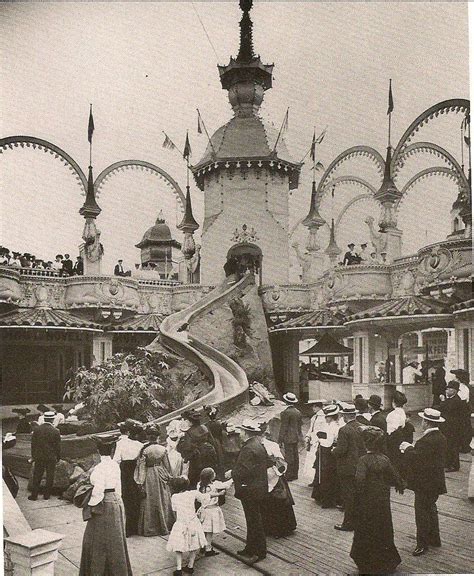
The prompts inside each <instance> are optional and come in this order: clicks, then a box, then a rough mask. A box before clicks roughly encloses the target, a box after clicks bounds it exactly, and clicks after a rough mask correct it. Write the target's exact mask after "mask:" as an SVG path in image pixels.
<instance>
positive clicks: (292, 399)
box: [283, 392, 298, 404]
mask: <svg viewBox="0 0 474 576" xmlns="http://www.w3.org/2000/svg"><path fill="white" fill-rule="evenodd" d="M283 400H284V401H285V402H286V403H287V404H298V398H297V397H296V396H295V395H294V394H293V392H287V393H286V394H283Z"/></svg>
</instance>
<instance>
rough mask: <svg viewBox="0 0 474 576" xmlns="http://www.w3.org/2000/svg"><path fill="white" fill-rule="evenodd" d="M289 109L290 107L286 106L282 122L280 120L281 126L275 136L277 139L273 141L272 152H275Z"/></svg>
mask: <svg viewBox="0 0 474 576" xmlns="http://www.w3.org/2000/svg"><path fill="white" fill-rule="evenodd" d="M289 111H290V107H288V108H287V109H286V114H285V117H284V118H283V122H282V124H281V128H280V132H278V136H277V139H276V142H275V146H273V150H272V152H275V150H276V147H277V146H278V142H280V136H281V133H282V131H283V126H284V125H285V122H288V112H289Z"/></svg>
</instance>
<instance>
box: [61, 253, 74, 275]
mask: <svg viewBox="0 0 474 576" xmlns="http://www.w3.org/2000/svg"><path fill="white" fill-rule="evenodd" d="M73 267H74V264H73V263H72V260H71V258H70V257H69V254H64V260H63V267H62V270H61V272H62V275H63V276H72V274H73Z"/></svg>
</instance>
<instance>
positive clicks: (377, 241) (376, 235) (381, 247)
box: [364, 216, 387, 262]
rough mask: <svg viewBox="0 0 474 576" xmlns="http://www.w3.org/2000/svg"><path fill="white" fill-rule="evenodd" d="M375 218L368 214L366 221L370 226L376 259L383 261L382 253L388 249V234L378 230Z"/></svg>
mask: <svg viewBox="0 0 474 576" xmlns="http://www.w3.org/2000/svg"><path fill="white" fill-rule="evenodd" d="M374 221H375V219H374V218H373V217H372V216H367V218H366V219H365V220H364V222H365V223H366V224H367V226H368V227H369V232H370V241H371V242H372V246H373V247H374V250H375V255H376V259H377V260H379V261H380V262H381V261H382V254H383V253H386V251H387V234H385V233H383V232H378V231H376V230H375V227H374Z"/></svg>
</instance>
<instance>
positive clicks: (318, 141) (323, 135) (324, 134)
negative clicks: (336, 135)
mask: <svg viewBox="0 0 474 576" xmlns="http://www.w3.org/2000/svg"><path fill="white" fill-rule="evenodd" d="M327 131H328V129H327V127H326V128H325V129H324V130H323V131H322V132H321V134H320V135H319V136H318V137H317V138H316V144H321V142H322V141H323V140H324V137H325V136H326V133H327Z"/></svg>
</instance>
